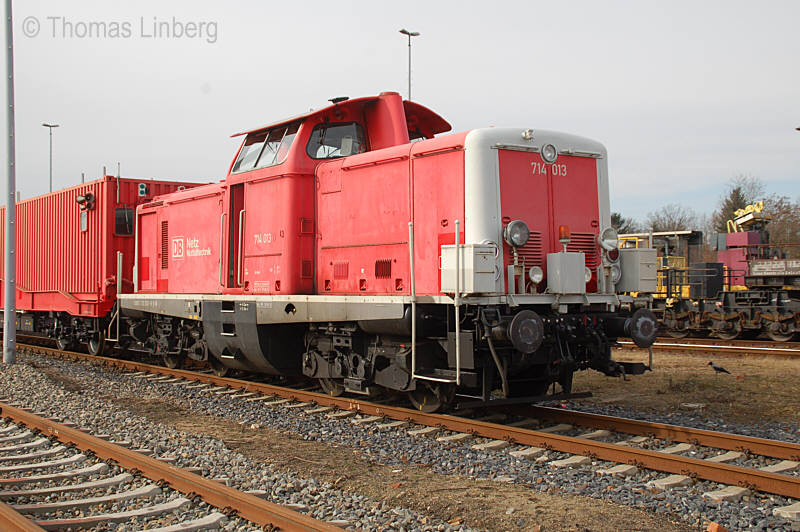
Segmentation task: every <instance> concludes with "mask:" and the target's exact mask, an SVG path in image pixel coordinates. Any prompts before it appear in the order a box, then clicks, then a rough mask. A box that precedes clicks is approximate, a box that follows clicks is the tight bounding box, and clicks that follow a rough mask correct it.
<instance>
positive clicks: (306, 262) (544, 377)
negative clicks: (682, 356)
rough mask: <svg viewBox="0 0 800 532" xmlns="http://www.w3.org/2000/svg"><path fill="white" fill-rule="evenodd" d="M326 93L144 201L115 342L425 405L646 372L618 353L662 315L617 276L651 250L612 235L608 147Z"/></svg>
mask: <svg viewBox="0 0 800 532" xmlns="http://www.w3.org/2000/svg"><path fill="white" fill-rule="evenodd" d="M331 102H332V105H330V106H328V107H325V108H323V109H320V110H317V111H311V112H309V113H306V114H303V115H300V116H297V117H294V118H291V119H289V120H284V121H281V122H276V123H273V124H270V125H267V126H262V127H259V128H256V129H252V130H248V131H244V132H242V133H239V134H238V135H240V136H242V137H243V142H242V145H241V147H240V149H239V151H238V152H237V154H236V156H235V157H234V159H233V161H232V163H231V165H230V169H229V172H228V175H227V177H226V178H225V179H224V180H223V181H222V182H220V183H215V184H211V185H206V186H201V187H197V188H193V189H191V190H183V191H180V192H174V193H172V194H167V195H163V196H160V197H158V198H156V199H155V201H152V202H150V203H146V204H143V205H140V206H139V207H138V208H137V213H136V214H137V216H136V231H137V248H136V264H135V267H134V285H135V289H134V290H133V293H123V294H120V295H119V299H120V309H121V313H122V314H121V317H120V319H119V320H118V321H116V322H115V323H117V324H119V328H118V329H117V331H118V334H119V335H120V336H119V337H118V338H119V339H120V340H121V341H126V342H135V343H138V345H140V346H143V347H145V348H147V349H148V350H150V351H151V352H152V353H153V354H155V355H157V356H161V357H163V359H164V360H165V362H166V363H167V364H168V365H170V366H177V365H179V364H181V363H183V361H184V360H185V359H187V358H189V359H194V360H208V361H209V362H210V363H211V364H212V366H213V367H214V368H215V369H216V370H217V371H218V372H219V373H224V372H226V371H228V370H230V369H237V370H245V371H250V372H258V373H265V374H272V375H285V376H305V377H308V378H312V379H316V380H318V381H319V383H320V385H321V386H322V387H323V388H324V389H325V390H326V391H327V392H328V393H330V394H333V395H338V394H341V393H343V392H345V391H347V392H350V393H357V394H374V393H377V392H378V391H379V390H384V391H386V390H389V391H392V392H394V393H399V394H406V395H407V396H408V397H409V399H410V400H411V402H412V403H413V404H414V405H415V406H416V407H417V408H420V409H423V410H427V411H433V410H436V409H438V408H440V407H442V406H444V405H445V404H447V403H449V402H450V401H452V400H453V397H454V394H455V393H456V391H458V392H459V393H460V394H468V395H469V396H470V397H472V399H474V400H476V401H489V400H491V399H493V398H495V399H496V398H497V397H498V396H499V397H500V398H501V399H503V400H509V401H510V400H514V398H517V399H519V398H525V397H528V398H529V397H539V396H541V395H543V394H546V393H547V390H548V388H549V387H550V386H551V385H552V384H553V383H556V382H558V383H559V384H560V386H561V388H562V389H563V390H564V391H565V392H569V391H570V389H571V385H572V376H573V373H574V372H575V371H577V370H581V369H587V368H592V369H596V370H599V371H602V372H604V373H606V374H608V375H618V374H620V372H622V371H627V372H628V373H636V372H641V371H644V369H645V368H644V366H643V365H641V364H627V365H626V364H622V363H617V362H615V361H613V360H612V359H611V345H612V344H613V343H614V341H615V339H616V338H617V337H618V336H624V335H630V336H632V337H633V338H634V340H635V341H636V342H637V343H638V344H639V345H641V346H643V347H647V346H649V345H650V344H652V342H653V341H654V339H655V335H656V328H657V323H656V320H655V317H654V316H653V315H652V313H651V312H650V311H649V310H647V309H644V308H636V307H635V305H634V299H633V298H632V297H629V296H624V295H622V296H620V295H618V294H617V290H616V289H615V283H617V282H621V280H625V281H626V283H627V284H626V289H628V290H635V291H641V292H647V291H648V290H653V289H655V286H654V283H653V282H652V281H651V280H648V279H649V278H652V277H654V276H653V274H652V272H648V265H649V264H651V263H652V262H654V261H653V260H652V256H654V254H655V251H653V250H642V249H633V250H619V249H618V243H617V234H616V232H615V231H614V229H613V228H611V224H610V212H609V196H608V172H607V161H606V150H605V148H604V147H603V146H602V145H601V144H599V143H597V142H595V141H592V140H589V139H585V138H582V137H578V136H574V135H569V134H564V133H557V132H553V131H544V130H533V129H526V128H486V129H475V130H471V131H466V132H461V133H454V134H449V135H442V136H437V135H439V134H441V133H444V132H447V131H449V130H450V124H448V123H447V122H446V121H445V120H444V119H443V118H442V117H440V116H439V115H437V114H436V113H434V112H433V111H431V110H429V109H427V108H425V107H423V106H422V105H419V104H417V103H415V102H411V101H403V100H402V98H401V97H400V95H399V94H397V93H394V92H386V93H382V94H380V95H378V96H375V97H364V98H358V99H347V98H335V99H332V100H331ZM648 257H650V258H649V259H648ZM623 259H624V260H623ZM112 334H116V332H112ZM495 390H497V391H496V392H495V393H494V395H493V391H495Z"/></svg>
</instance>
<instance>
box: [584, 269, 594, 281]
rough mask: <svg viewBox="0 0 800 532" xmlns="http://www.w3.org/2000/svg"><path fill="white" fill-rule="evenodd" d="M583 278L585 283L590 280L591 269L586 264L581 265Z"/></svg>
mask: <svg viewBox="0 0 800 532" xmlns="http://www.w3.org/2000/svg"><path fill="white" fill-rule="evenodd" d="M583 280H584V281H586V282H587V283H588V282H589V281H591V280H592V270H590V269H589V268H588V266H584V267H583Z"/></svg>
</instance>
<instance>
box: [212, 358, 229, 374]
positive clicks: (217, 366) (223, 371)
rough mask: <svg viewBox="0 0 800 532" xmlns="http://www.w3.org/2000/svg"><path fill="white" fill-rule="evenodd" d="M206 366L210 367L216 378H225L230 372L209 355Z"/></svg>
mask: <svg viewBox="0 0 800 532" xmlns="http://www.w3.org/2000/svg"><path fill="white" fill-rule="evenodd" d="M208 365H209V366H211V370H212V371H213V372H214V375H216V376H217V377H227V376H228V374H229V373H230V372H231V369H230V368H229V367H228V366H225V365H224V364H223V363H222V362H220V361H219V360H217V359H216V358H214V357H212V356H210V355H209V357H208Z"/></svg>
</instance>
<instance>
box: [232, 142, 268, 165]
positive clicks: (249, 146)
mask: <svg viewBox="0 0 800 532" xmlns="http://www.w3.org/2000/svg"><path fill="white" fill-rule="evenodd" d="M266 138H267V133H266V132H261V133H250V134H249V135H247V138H246V139H245V140H244V146H242V149H241V151H240V152H239V157H237V158H236V163H235V164H234V165H233V172H234V173H236V172H245V171H247V170H252V169H253V167H254V166H255V164H256V161H257V160H258V156H259V155H260V154H261V148H263V147H264V141H265V140H266Z"/></svg>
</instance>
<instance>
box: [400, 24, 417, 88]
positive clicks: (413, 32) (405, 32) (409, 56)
mask: <svg viewBox="0 0 800 532" xmlns="http://www.w3.org/2000/svg"><path fill="white" fill-rule="evenodd" d="M400 33H402V34H403V35H408V99H409V100H410V99H411V37H418V36H419V32H418V31H408V30H407V29H405V28H403V29H402V30H400Z"/></svg>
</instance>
